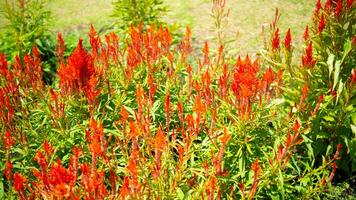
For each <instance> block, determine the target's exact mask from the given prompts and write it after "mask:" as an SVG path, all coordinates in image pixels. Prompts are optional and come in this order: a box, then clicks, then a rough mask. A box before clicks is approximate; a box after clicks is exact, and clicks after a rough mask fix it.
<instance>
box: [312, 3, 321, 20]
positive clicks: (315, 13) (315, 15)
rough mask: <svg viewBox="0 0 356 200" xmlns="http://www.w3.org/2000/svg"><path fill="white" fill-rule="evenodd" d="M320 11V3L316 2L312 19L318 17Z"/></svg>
mask: <svg viewBox="0 0 356 200" xmlns="http://www.w3.org/2000/svg"><path fill="white" fill-rule="evenodd" d="M320 9H321V2H320V0H318V1H317V2H316V4H315V9H314V17H315V18H316V17H318V15H319V11H320Z"/></svg>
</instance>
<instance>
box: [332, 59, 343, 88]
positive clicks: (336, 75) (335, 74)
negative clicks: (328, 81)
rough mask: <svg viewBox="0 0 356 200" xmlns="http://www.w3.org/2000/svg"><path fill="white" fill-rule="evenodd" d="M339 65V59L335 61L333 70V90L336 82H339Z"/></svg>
mask: <svg viewBox="0 0 356 200" xmlns="http://www.w3.org/2000/svg"><path fill="white" fill-rule="evenodd" d="M340 67H341V61H340V60H338V61H336V63H335V71H334V80H333V81H334V85H333V90H335V87H336V84H337V83H338V82H339V75H340Z"/></svg>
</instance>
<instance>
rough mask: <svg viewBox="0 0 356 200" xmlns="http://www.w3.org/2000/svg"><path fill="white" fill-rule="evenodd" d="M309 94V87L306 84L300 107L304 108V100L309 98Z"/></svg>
mask: <svg viewBox="0 0 356 200" xmlns="http://www.w3.org/2000/svg"><path fill="white" fill-rule="evenodd" d="M308 92H309V88H308V85H307V84H305V85H304V86H303V89H302V97H301V98H300V102H299V107H301V106H302V104H303V102H304V100H305V99H306V98H307V95H308Z"/></svg>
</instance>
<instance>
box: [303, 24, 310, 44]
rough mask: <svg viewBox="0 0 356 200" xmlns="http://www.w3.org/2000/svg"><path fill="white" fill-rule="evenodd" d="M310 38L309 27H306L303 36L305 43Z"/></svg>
mask: <svg viewBox="0 0 356 200" xmlns="http://www.w3.org/2000/svg"><path fill="white" fill-rule="evenodd" d="M308 38H309V27H308V26H306V27H305V31H304V35H303V39H304V41H307V40H308Z"/></svg>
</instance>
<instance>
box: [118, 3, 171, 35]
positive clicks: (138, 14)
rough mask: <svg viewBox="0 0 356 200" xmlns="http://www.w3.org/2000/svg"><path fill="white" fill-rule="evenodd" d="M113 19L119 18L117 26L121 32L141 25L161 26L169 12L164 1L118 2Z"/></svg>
mask: <svg viewBox="0 0 356 200" xmlns="http://www.w3.org/2000/svg"><path fill="white" fill-rule="evenodd" d="M113 4H114V12H113V17H114V18H117V23H116V26H117V28H119V29H120V30H127V28H128V27H130V26H131V25H134V26H135V27H137V26H138V25H139V24H140V23H142V24H143V26H144V27H145V26H147V25H150V24H152V23H153V24H160V23H161V20H160V18H161V16H162V14H163V13H164V12H165V11H166V10H167V8H166V7H165V6H164V5H163V1H162V0H117V1H115V2H113Z"/></svg>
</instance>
